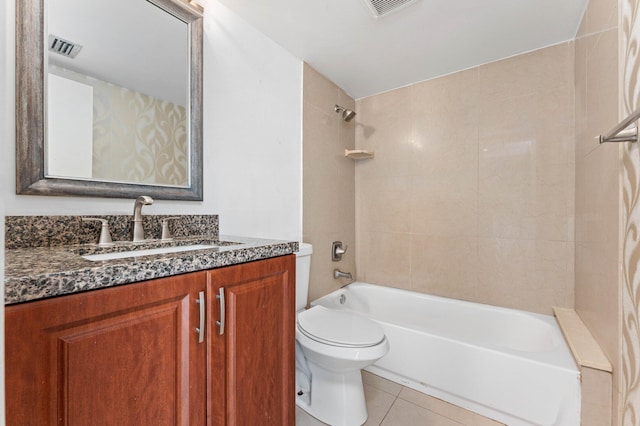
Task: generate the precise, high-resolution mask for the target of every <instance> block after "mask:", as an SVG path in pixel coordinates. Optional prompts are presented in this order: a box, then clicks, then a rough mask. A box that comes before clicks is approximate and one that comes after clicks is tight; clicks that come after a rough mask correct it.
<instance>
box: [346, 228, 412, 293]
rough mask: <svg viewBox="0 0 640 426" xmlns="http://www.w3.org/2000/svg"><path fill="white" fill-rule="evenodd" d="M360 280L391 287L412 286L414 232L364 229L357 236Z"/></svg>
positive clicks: (357, 262) (407, 287) (405, 287)
mask: <svg viewBox="0 0 640 426" xmlns="http://www.w3.org/2000/svg"><path fill="white" fill-rule="evenodd" d="M356 241H357V244H358V252H357V255H356V256H357V257H356V259H357V260H356V264H357V265H358V280H359V281H364V282H368V283H371V284H380V285H385V286H388V287H396V288H403V289H406V290H409V289H410V287H411V257H410V250H411V235H410V234H400V233H389V232H377V231H376V230H370V231H369V230H360V228H358V235H357V240H356Z"/></svg>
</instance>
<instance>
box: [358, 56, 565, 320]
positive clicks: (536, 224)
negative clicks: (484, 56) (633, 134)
mask: <svg viewBox="0 0 640 426" xmlns="http://www.w3.org/2000/svg"><path fill="white" fill-rule="evenodd" d="M574 50H575V47H574V45H573V43H563V44H561V45H558V46H552V47H550V48H546V49H542V50H539V51H536V52H532V53H528V54H526V55H521V56H519V57H515V58H509V59H506V60H504V61H499V62H496V63H492V64H487V65H483V66H480V67H476V68H474V69H470V70H466V71H463V72H459V73H455V74H451V75H447V76H444V77H441V78H437V79H433V80H429V81H425V82H422V83H418V84H415V85H413V86H409V87H404V88H401V89H398V90H394V91H391V92H387V93H384V94H381V95H376V96H372V97H370V98H365V99H361V100H358V101H357V102H356V105H357V111H358V117H357V119H358V120H359V121H358V127H357V128H356V134H355V135H356V147H358V148H359V149H371V150H374V151H375V153H376V157H375V159H373V160H371V161H367V162H360V163H358V164H357V165H356V168H355V170H356V234H357V236H356V240H357V241H358V257H357V261H356V263H357V265H358V277H359V279H361V280H363V281H370V280H375V283H377V284H382V285H390V286H395V287H402V288H408V286H410V287H411V288H412V289H414V290H418V291H423V292H433V293H436V294H439V295H443V296H449V297H457V298H463V299H468V300H475V301H483V302H486V303H491V304H498V305H500V304H503V303H504V304H507V305H508V306H518V307H521V308H526V309H528V310H533V311H536V312H545V313H550V312H551V306H553V305H561V306H573V296H572V294H573V293H572V292H573V281H572V280H573V262H572V258H570V257H571V256H572V255H573V249H572V247H570V246H569V244H568V243H569V242H570V241H573V238H574V232H573V221H572V219H573V213H574V202H573V198H574V192H573V189H572V188H573V184H574V179H575V176H574V173H573V167H574V166H573V165H574V163H575V156H574V148H575V138H574V134H575V117H574V107H575V105H574V87H573V85H574V83H573V66H574ZM406 200H409V205H408V206H407V203H406ZM407 212H409V215H410V218H409V222H407ZM407 226H408V227H407ZM479 237H480V238H484V240H485V241H486V242H488V241H491V242H492V243H493V244H494V246H491V244H485V245H484V251H483V250H482V249H481V247H483V246H482V244H480V245H479V240H478V238H479ZM506 240H513V241H512V242H511V243H510V244H512V245H513V247H514V250H516V251H518V254H517V257H518V259H519V260H518V262H520V267H518V266H517V265H516V266H514V265H511V266H505V265H504V263H505V262H508V261H509V252H508V250H509V246H508V244H506V243H505V242H502V243H501V245H498V246H496V245H495V244H496V243H497V242H498V241H506ZM380 244H382V246H380ZM406 244H409V247H407V246H406ZM489 247H492V250H493V251H491V250H489ZM547 248H548V249H550V250H551V252H552V253H554V254H555V255H558V257H557V258H554V259H549V258H547V257H546V255H545V254H544V253H543V252H544V250H545V249H547ZM478 253H480V256H479V255H478ZM483 253H484V254H485V255H487V254H490V256H491V259H490V260H489V261H488V262H487V261H485V259H484V258H483V256H482V254H483ZM394 257H395V258H396V259H397V261H398V262H399V263H398V264H396V265H392V264H391V262H389V259H391V258H394ZM536 275H540V276H541V277H542V278H541V279H536V278H535V277H536ZM494 279H497V280H498V282H494V281H492V280H494ZM385 280H388V281H387V282H385ZM544 281H546V282H547V284H541V282H544ZM514 283H515V284H514ZM483 285H487V286H490V288H488V289H487V288H484V287H483ZM505 292H506V294H505ZM523 296H526V297H524V299H526V301H525V302H523V301H521V299H523Z"/></svg>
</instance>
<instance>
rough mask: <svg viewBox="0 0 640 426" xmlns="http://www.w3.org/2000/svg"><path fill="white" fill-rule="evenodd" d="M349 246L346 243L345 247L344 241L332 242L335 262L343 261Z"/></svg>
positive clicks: (332, 257) (332, 255)
mask: <svg viewBox="0 0 640 426" xmlns="http://www.w3.org/2000/svg"><path fill="white" fill-rule="evenodd" d="M348 248H349V246H348V245H346V244H345V245H344V248H343V246H342V241H334V242H333V243H331V260H332V261H333V262H339V261H341V260H342V255H343V254H345V253H346V252H347V249H348Z"/></svg>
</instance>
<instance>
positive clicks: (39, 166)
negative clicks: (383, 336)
mask: <svg viewBox="0 0 640 426" xmlns="http://www.w3.org/2000/svg"><path fill="white" fill-rule="evenodd" d="M147 1H149V2H150V3H153V4H155V5H156V6H158V7H160V8H162V9H164V10H165V11H167V12H168V13H170V14H172V15H174V16H176V17H177V18H179V19H181V20H182V21H184V22H185V23H186V24H187V25H188V26H189V37H190V39H189V48H190V50H191V52H190V58H191V60H190V64H189V65H190V66H189V68H190V69H189V78H190V92H189V108H190V111H189V118H190V123H189V130H190V140H189V143H190V145H189V154H190V158H189V161H190V166H189V173H190V175H189V185H190V186H189V187H185V188H178V187H169V186H160V185H142V184H132V183H112V182H98V181H90V180H75V179H58V178H47V177H45V148H44V141H45V134H46V129H45V104H44V102H45V93H44V90H45V87H46V86H45V60H46V55H45V54H46V50H45V37H44V25H45V24H44V19H45V9H44V0H17V1H16V194H24V195H58V196H64V195H67V196H68V195H71V196H87V197H110V198H135V197H137V196H138V195H141V194H144V195H149V196H151V197H153V198H156V199H160V200H192V201H201V200H202V34H203V25H202V14H201V13H200V11H199V10H197V9H196V8H194V7H193V6H191V5H189V4H187V3H183V2H181V1H179V0H147Z"/></svg>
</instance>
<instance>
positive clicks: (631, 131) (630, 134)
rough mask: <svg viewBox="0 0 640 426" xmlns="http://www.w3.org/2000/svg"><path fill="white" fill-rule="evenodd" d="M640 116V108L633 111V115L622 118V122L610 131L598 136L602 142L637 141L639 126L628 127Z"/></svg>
mask: <svg viewBox="0 0 640 426" xmlns="http://www.w3.org/2000/svg"><path fill="white" fill-rule="evenodd" d="M638 118H640V108H638V109H637V110H635V111H633V112H632V113H631V115H629V116H628V117H627V118H625V119H624V120H622V121H621V122H620V124H618V125H617V126H616V127H614V128H613V130H611V131H610V132H609V133H607V134H606V135H604V136H602V135H600V136H599V137H598V140H599V141H600V143H604V142H637V141H638V126H633V127H629V128H628V129H627V127H628V126H629V125H630V124H631V123H633V122H634V121H636V120H638Z"/></svg>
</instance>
